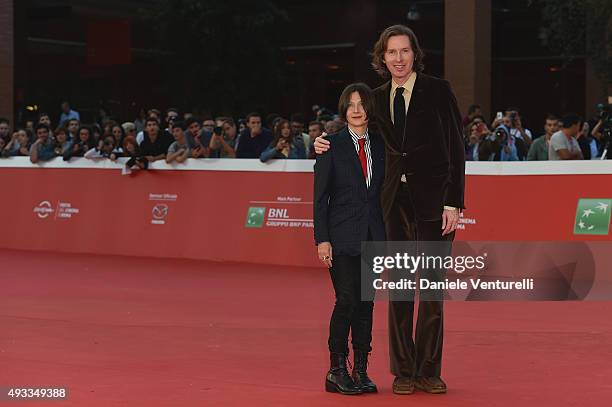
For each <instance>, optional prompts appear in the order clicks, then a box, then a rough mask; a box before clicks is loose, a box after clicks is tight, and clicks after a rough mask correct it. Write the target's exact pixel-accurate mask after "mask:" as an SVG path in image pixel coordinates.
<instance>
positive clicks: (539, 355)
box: [0, 250, 612, 407]
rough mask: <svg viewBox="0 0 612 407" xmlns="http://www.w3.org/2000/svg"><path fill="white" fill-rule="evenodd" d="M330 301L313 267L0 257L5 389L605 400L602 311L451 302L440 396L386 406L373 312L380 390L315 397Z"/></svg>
mask: <svg viewBox="0 0 612 407" xmlns="http://www.w3.org/2000/svg"><path fill="white" fill-rule="evenodd" d="M313 255H314V253H313ZM332 301H333V300H332V291H331V284H330V282H329V276H328V274H327V271H326V270H324V269H322V268H321V269H301V268H293V269H287V268H280V267H263V266H253V265H238V264H218V263H205V262H196V261H185V260H158V259H149V258H127V257H114V256H108V257H104V256H93V255H65V254H52V253H37V252H22V251H8V250H0V386H7V385H20V386H25V385H30V386H35V385H45V386H46V385H64V386H67V387H69V389H70V398H69V400H68V401H63V402H55V403H54V404H53V405H57V406H63V405H71V406H88V407H93V406H289V405H292V406H309V407H313V406H336V405H338V406H344V405H349V403H350V405H357V406H366V405H367V406H369V407H376V406H400V405H418V406H459V407H460V406H470V407H473V406H513V407H514V406H536V405H537V406H589V407H594V406H604V405H609V402H610V400H612V381H611V380H610V377H612V318H611V317H610V314H611V311H612V303H610V302H565V303H562V302H559V303H459V302H454V303H447V305H446V337H445V355H444V366H443V377H444V378H445V380H446V381H447V383H448V385H449V392H448V394H446V395H428V394H423V393H417V394H414V395H412V396H395V395H393V394H392V393H391V386H390V385H391V381H392V377H391V376H390V374H389V372H388V367H387V366H388V361H387V339H386V311H387V307H386V304H385V303H383V302H377V303H376V305H375V310H374V312H375V316H374V318H375V331H374V344H373V346H374V352H373V354H372V363H371V376H372V377H373V378H374V380H375V381H376V382H377V383H378V385H379V389H380V390H381V392H380V393H379V394H377V395H363V396H356V397H350V399H349V398H348V397H346V396H340V395H336V394H328V393H325V392H324V391H323V378H324V374H325V371H326V369H327V351H326V340H327V324H328V318H329V314H330V311H331V307H332ZM5 404H10V405H13V404H15V405H17V404H16V403H5ZM27 405H29V406H35V405H49V402H46V403H40V402H39V403H37V402H31V403H27Z"/></svg>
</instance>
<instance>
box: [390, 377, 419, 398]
mask: <svg viewBox="0 0 612 407" xmlns="http://www.w3.org/2000/svg"><path fill="white" fill-rule="evenodd" d="M393 393H395V394H412V393H414V378H412V377H396V378H395V380H393Z"/></svg>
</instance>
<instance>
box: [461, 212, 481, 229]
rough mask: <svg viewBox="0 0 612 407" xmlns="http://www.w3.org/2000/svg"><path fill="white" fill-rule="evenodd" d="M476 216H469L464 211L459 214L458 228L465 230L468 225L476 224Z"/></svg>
mask: <svg viewBox="0 0 612 407" xmlns="http://www.w3.org/2000/svg"><path fill="white" fill-rule="evenodd" d="M476 223H477V222H476V218H468V217H466V216H465V213H464V212H461V213H460V214H459V223H458V224H457V230H465V229H466V227H467V225H476Z"/></svg>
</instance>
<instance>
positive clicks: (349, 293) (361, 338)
mask: <svg viewBox="0 0 612 407" xmlns="http://www.w3.org/2000/svg"><path fill="white" fill-rule="evenodd" d="M329 272H330V275H331V279H332V283H333V285H334V291H335V292H336V304H335V305H334V311H333V312H332V315H331V321H330V323H329V340H328V345H329V351H330V352H333V353H343V354H348V336H349V331H350V332H351V339H352V344H353V350H355V351H360V352H366V353H368V352H370V351H371V350H372V347H371V346H370V344H371V343H372V313H373V310H374V302H373V301H361V256H343V255H336V256H334V259H333V261H332V268H330V269H329Z"/></svg>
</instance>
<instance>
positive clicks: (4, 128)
mask: <svg viewBox="0 0 612 407" xmlns="http://www.w3.org/2000/svg"><path fill="white" fill-rule="evenodd" d="M0 138H1V139H3V140H4V142H5V143H9V142H10V123H9V121H8V119H5V118H4V117H0Z"/></svg>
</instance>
